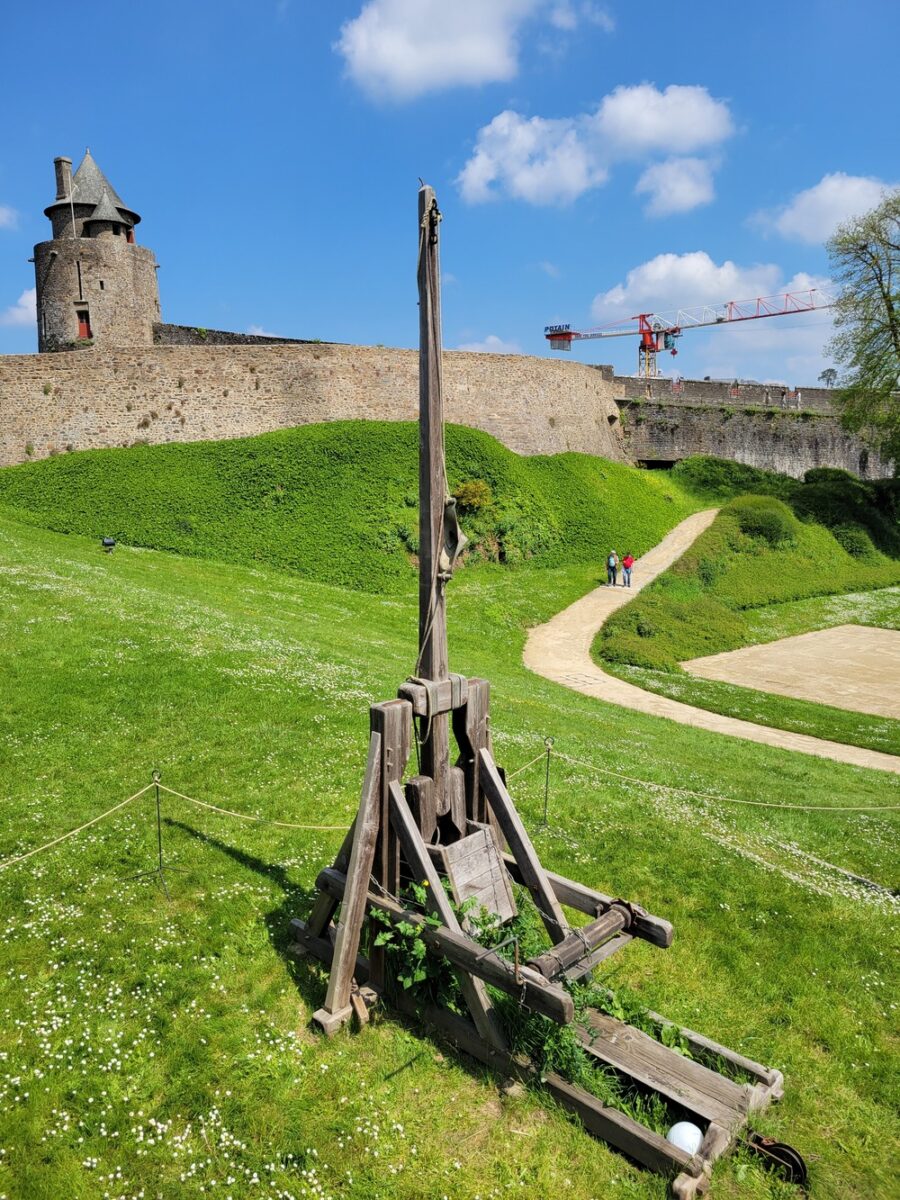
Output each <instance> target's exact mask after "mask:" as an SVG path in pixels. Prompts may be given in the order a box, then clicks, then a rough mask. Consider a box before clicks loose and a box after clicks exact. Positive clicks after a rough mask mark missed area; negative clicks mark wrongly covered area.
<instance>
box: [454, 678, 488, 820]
mask: <svg viewBox="0 0 900 1200" xmlns="http://www.w3.org/2000/svg"><path fill="white" fill-rule="evenodd" d="M490 697H491V685H490V684H489V683H488V681H487V680H486V679H477V678H476V679H470V680H469V690H468V698H467V700H466V703H465V706H464V707H462V708H458V709H456V711H455V712H454V713H453V733H454V736H455V737H456V743H457V745H458V746H459V758H458V759H457V760H456V765H457V766H458V767H461V768H462V771H463V774H464V776H465V781H466V817H467V818H468V819H469V820H470V821H479V822H481V823H484V822H486V821H488V819H489V816H488V805H487V801H486V800H485V796H484V793H483V791H482V790H481V784H480V769H481V764H480V762H479V759H478V751H479V750H481V749H485V750H490V748H491V727H490ZM490 817H491V818H493V819H494V820H496V818H494V817H493V813H491V814H490Z"/></svg>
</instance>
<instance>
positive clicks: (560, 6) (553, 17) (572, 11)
mask: <svg viewBox="0 0 900 1200" xmlns="http://www.w3.org/2000/svg"><path fill="white" fill-rule="evenodd" d="M547 19H548V20H549V22H550V24H551V25H552V26H553V27H554V29H560V30H562V31H563V33H572V32H574V31H575V30H576V29H577V28H578V26H579V25H580V24H582V22H583V23H585V24H588V25H596V26H597V27H598V29H602V30H603V32H604V33H612V32H613V31H614V30H615V28H616V22H615V20H614V19H613V17H612V16H610V14H609V13H608V12H607V11H606V9H605V8H600V7H599V6H598V5H596V4H590V3H583V4H575V3H573V0H558V3H556V4H554V5H553V7H552V8H551V9H550V11H549V13H548V18H547Z"/></svg>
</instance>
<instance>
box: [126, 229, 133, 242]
mask: <svg viewBox="0 0 900 1200" xmlns="http://www.w3.org/2000/svg"><path fill="white" fill-rule="evenodd" d="M125 241H126V242H128V244H129V245H130V246H133V245H134V230H133V229H132V228H131V226H128V228H127V229H126V230H125Z"/></svg>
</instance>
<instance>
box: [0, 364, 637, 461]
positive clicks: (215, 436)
mask: <svg viewBox="0 0 900 1200" xmlns="http://www.w3.org/2000/svg"><path fill="white" fill-rule="evenodd" d="M444 393H445V415H446V418H447V420H448V421H454V422H458V423H459V424H463V425H471V426H474V427H475V428H477V429H483V430H485V431H486V432H487V433H490V434H493V436H494V437H496V438H498V439H499V440H500V441H501V442H503V443H504V444H505V445H507V446H509V447H510V449H512V450H515V451H517V452H518V453H520V454H554V453H558V452H561V451H565V450H577V451H581V452H583V453H586V454H597V455H602V456H605V457H607V458H612V459H618V460H624V459H625V457H626V456H625V451H624V447H623V440H622V433H621V422H620V418H619V410H618V407H617V405H616V404H615V401H614V398H613V395H614V386H613V383H612V378H611V375H610V373H609V372H601V371H597V370H595V369H594V368H593V367H589V366H583V365H581V364H579V363H570V362H559V361H556V360H550V359H543V358H527V357H525V356H523V355H494V354H469V353H462V352H452V351H451V352H449V353H447V354H446V355H445V358H444ZM417 413H418V354H417V353H416V352H415V351H413V350H394V349H384V348H381V347H367V346H340V345H334V344H315V343H311V344H293V345H290V344H289V345H277V344H274V345H271V344H270V345H266V344H262V345H255V344H249V345H227V346H206V345H204V346H190V345H188V346H178V345H175V346H155V347H152V348H151V347H148V348H147V349H121V350H101V349H98V348H92V349H87V350H77V351H70V352H63V353H59V354H38V355H9V356H2V357H0V465H3V466H7V465H10V464H12V463H19V462H23V461H27V460H28V459H29V458H42V457H45V456H47V455H49V454H54V453H60V452H64V451H67V450H85V449H92V448H99V447H108V446H130V445H133V444H134V443H135V442H149V443H152V444H156V443H159V442H173V441H178V442H189V441H215V440H219V439H223V438H233V437H247V436H250V435H252V434H258V433H265V432H267V431H269V430H273V429H284V428H288V427H291V426H295V425H305V424H310V423H313V422H320V421H335V420H341V419H344V418H368V419H379V420H412V419H414V418H415V417H416V415H417Z"/></svg>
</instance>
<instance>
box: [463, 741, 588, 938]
mask: <svg viewBox="0 0 900 1200" xmlns="http://www.w3.org/2000/svg"><path fill="white" fill-rule="evenodd" d="M478 758H479V762H480V767H481V769H480V777H481V786H482V788H483V789H484V793H485V795H486V796H487V798H488V803H489V804H490V806H491V808H492V809H493V811H494V813H495V814H496V817H497V820H498V822H499V824H500V828H501V830H502V831H503V836H504V837H505V838H506V840H507V842H508V843H509V848H510V850H511V851H512V854H513V858H514V859H515V861H516V863H517V864H518V867H519V870H520V872H521V879H522V882H523V883H524V884H525V886H526V887H527V888H528V890H529V891H530V892H531V895H532V896H533V898H534V902H535V904H536V905H537V907H538V912H539V913H540V916H541V920H542V921H543V922H544V925H545V926H546V929H547V932H548V933H549V934H550V938H551V940H552V941H553V942H554V943H557V942H561V941H562V940H563V939H564V938H565V937H566V936H567V935H568V933H569V924H568V922H567V921H566V918H565V917H564V916H563V910H562V909H561V908H560V905H559V901H558V900H557V899H556V893H555V892H554V891H553V888H552V887H551V886H550V881H549V880H548V878H547V875H546V873H545V871H544V868H543V867H542V866H541V860H540V859H539V858H538V856H537V851H536V850H535V848H534V846H533V845H532V844H531V838H530V837H529V836H528V831H527V830H526V828H525V826H524V825H523V824H522V819H521V817H520V816H519V814H518V813H517V812H516V806H515V805H514V804H513V802H512V800H511V799H510V795H509V792H508V791H507V790H506V787H505V785H504V783H503V780H502V779H501V778H500V773H499V771H498V770H497V766H496V764H495V762H494V760H493V758H492V757H491V754H490V751H489V750H487V749H485V748H484V747H482V749H481V750H479V752H478Z"/></svg>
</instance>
